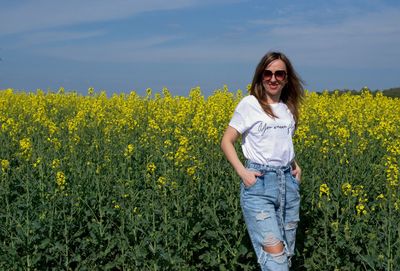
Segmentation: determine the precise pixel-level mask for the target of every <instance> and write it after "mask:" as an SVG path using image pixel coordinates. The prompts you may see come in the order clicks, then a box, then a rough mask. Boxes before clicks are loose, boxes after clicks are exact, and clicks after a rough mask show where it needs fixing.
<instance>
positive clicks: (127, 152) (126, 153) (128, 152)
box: [124, 144, 134, 157]
mask: <svg viewBox="0 0 400 271" xmlns="http://www.w3.org/2000/svg"><path fill="white" fill-rule="evenodd" d="M133 151H134V147H133V144H128V146H126V148H125V151H124V156H125V157H130V156H132V154H133Z"/></svg>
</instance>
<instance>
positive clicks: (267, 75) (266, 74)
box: [263, 70, 286, 81]
mask: <svg viewBox="0 0 400 271" xmlns="http://www.w3.org/2000/svg"><path fill="white" fill-rule="evenodd" d="M273 75H275V79H276V80H277V81H283V80H285V78H286V71H283V70H279V71H275V72H272V71H270V70H264V71H263V78H264V80H267V81H269V80H271V79H272V76H273Z"/></svg>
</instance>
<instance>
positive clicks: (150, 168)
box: [147, 162, 157, 174]
mask: <svg viewBox="0 0 400 271" xmlns="http://www.w3.org/2000/svg"><path fill="white" fill-rule="evenodd" d="M156 169H157V167H156V165H155V164H154V163H153V162H151V163H148V164H147V173H149V174H154V172H155V171H156Z"/></svg>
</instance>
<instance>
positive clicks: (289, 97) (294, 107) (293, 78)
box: [250, 52, 304, 126]
mask: <svg viewBox="0 0 400 271" xmlns="http://www.w3.org/2000/svg"><path fill="white" fill-rule="evenodd" d="M277 59H280V60H282V61H283V62H284V63H285V65H286V70H287V71H286V72H287V78H286V84H285V86H284V87H283V89H282V93H281V97H280V99H281V101H282V102H283V103H285V104H286V105H287V107H288V108H289V110H290V111H291V112H292V114H293V116H294V120H295V122H296V126H297V123H298V120H299V106H300V102H301V101H302V100H303V97H304V88H303V85H304V82H303V80H302V79H301V78H300V76H299V75H298V74H297V72H296V71H295V70H294V68H293V66H292V64H291V63H290V60H289V59H288V58H287V57H286V56H285V55H284V54H283V53H281V52H268V53H267V54H265V55H264V57H263V58H262V59H261V61H260V63H258V65H257V68H256V71H255V73H254V77H253V82H252V83H251V87H250V94H251V95H253V96H255V97H256V98H257V100H258V102H259V103H260V105H261V107H262V108H263V109H264V111H265V113H267V114H268V115H269V116H271V117H274V118H276V116H275V115H274V113H273V111H272V109H271V106H270V105H269V104H268V103H267V102H266V99H265V89H264V86H263V82H262V81H263V72H264V70H265V69H266V67H267V66H268V65H269V64H270V63H271V62H272V61H274V60H277Z"/></svg>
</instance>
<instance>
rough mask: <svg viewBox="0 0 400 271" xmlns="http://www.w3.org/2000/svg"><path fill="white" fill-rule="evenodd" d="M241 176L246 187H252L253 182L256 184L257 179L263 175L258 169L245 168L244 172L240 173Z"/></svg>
mask: <svg viewBox="0 0 400 271" xmlns="http://www.w3.org/2000/svg"><path fill="white" fill-rule="evenodd" d="M239 176H240V178H241V179H242V181H243V184H244V185H245V186H246V187H250V186H252V185H253V184H255V182H256V181H257V177H260V176H262V173H261V172H258V171H252V170H248V169H246V168H245V169H244V170H243V171H242V172H240V173H239Z"/></svg>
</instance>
